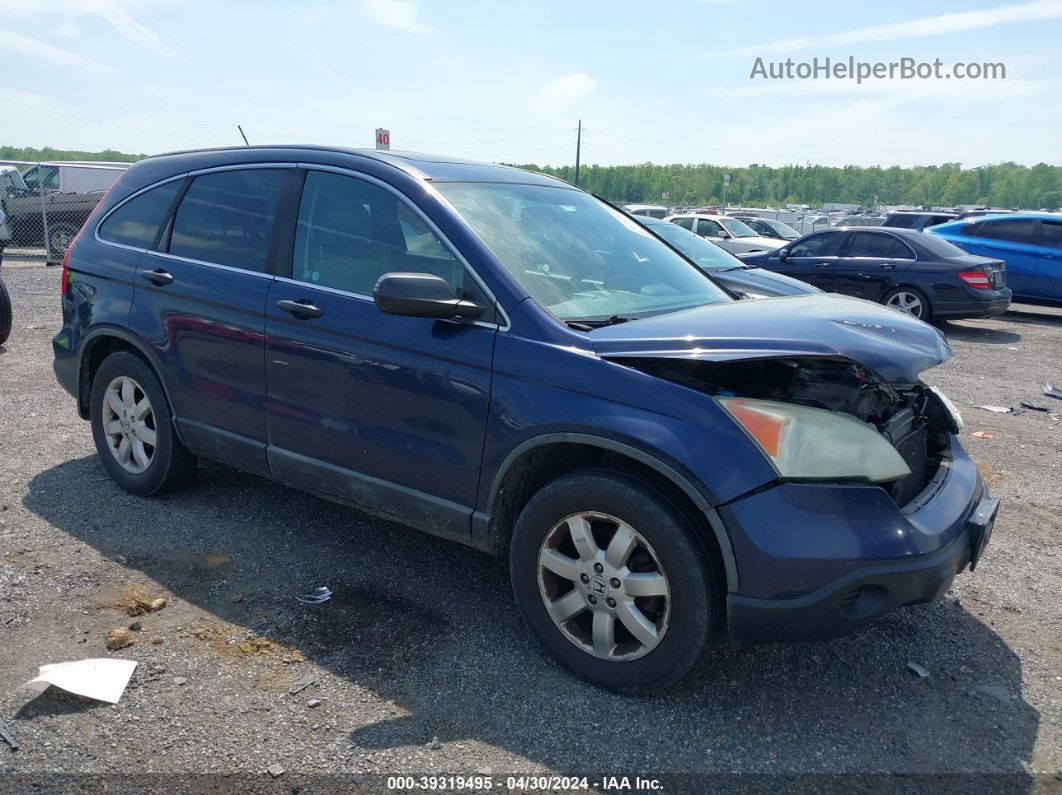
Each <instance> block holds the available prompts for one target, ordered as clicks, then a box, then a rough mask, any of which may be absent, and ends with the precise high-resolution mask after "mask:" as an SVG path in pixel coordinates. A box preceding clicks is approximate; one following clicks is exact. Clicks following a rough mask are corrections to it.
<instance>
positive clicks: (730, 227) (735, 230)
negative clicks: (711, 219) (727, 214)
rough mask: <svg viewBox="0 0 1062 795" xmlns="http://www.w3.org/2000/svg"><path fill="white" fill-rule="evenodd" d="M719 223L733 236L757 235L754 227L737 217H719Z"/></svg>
mask: <svg viewBox="0 0 1062 795" xmlns="http://www.w3.org/2000/svg"><path fill="white" fill-rule="evenodd" d="M719 223H721V224H722V225H723V226H725V227H726V231H727V232H729V233H730V234H732V235H733V236H734V237H759V234H758V233H757V232H756V230H755V229H753V228H752V227H751V226H749V225H748V224H746V223H745V222H744V221H739V220H738V219H737V218H720V219H719Z"/></svg>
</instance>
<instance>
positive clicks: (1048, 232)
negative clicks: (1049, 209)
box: [1041, 221, 1062, 249]
mask: <svg viewBox="0 0 1062 795" xmlns="http://www.w3.org/2000/svg"><path fill="white" fill-rule="evenodd" d="M1042 223H1043V226H1042V227H1041V229H1042V230H1043V235H1044V245H1045V246H1047V247H1048V248H1056V249H1062V221H1043V222H1042Z"/></svg>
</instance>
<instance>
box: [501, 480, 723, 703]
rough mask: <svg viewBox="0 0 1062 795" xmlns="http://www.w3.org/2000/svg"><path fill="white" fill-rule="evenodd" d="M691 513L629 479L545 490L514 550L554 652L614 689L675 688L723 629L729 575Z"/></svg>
mask: <svg viewBox="0 0 1062 795" xmlns="http://www.w3.org/2000/svg"><path fill="white" fill-rule="evenodd" d="M695 532H696V531H695V529H694V528H693V527H692V526H691V523H690V521H689V520H688V519H687V518H686V516H685V515H684V514H683V512H682V511H680V510H679V509H678V508H676V506H675V505H673V504H672V503H671V502H670V501H669V500H668V499H667V498H666V497H665V496H664V495H662V494H660V493H659V492H658V491H656V489H654V488H652V487H650V486H648V485H646V484H644V483H642V482H641V481H639V480H637V479H635V478H632V477H630V476H628V475H626V474H623V473H619V472H613V471H609V470H581V471H578V472H575V473H572V474H569V475H565V476H563V477H561V478H558V479H557V480H554V481H553V482H551V483H549V484H547V485H546V486H545V487H543V488H542V490H541V491H539V492H538V493H537V494H536V495H535V496H534V497H532V498H531V500H530V501H529V502H528V503H527V505H526V507H525V508H524V509H523V511H522V512H521V513H520V518H519V519H518V520H517V523H516V528H515V530H514V532H513V539H512V545H511V548H510V573H511V576H512V582H513V590H514V592H515V594H516V600H517V603H518V604H519V606H520V609H521V611H522V612H523V615H524V617H525V619H526V620H527V622H528V624H529V625H530V626H531V628H532V630H534V632H535V634H536V635H537V636H538V637H539V639H540V640H541V641H542V643H543V644H544V645H545V646H546V648H547V649H548V650H549V651H550V652H551V653H552V654H553V655H554V656H555V657H556V658H557V659H558V660H559V661H560V662H561V663H562V664H563V665H565V666H566V667H567V668H568V669H569V670H571V671H573V672H574V673H575V674H577V675H578V676H581V677H583V678H585V679H588V680H590V681H592V682H594V683H596V684H599V685H603V686H604V687H608V688H612V689H616V690H625V691H635V692H645V691H651V690H657V689H661V688H664V687H668V686H670V685H672V684H675V683H676V682H678V681H679V680H680V679H682V678H683V677H684V676H685V675H686V674H687V673H689V671H690V670H691V669H692V668H693V667H694V666H695V665H696V664H697V662H698V661H699V660H700V659H701V656H702V655H703V653H704V651H705V649H706V648H707V647H708V645H709V642H710V641H711V640H712V639H713V638H714V636H715V635H716V615H717V610H716V607H717V603H718V586H719V581H718V578H717V577H716V576H715V574H714V572H713V567H712V564H711V561H710V559H709V557H708V556H707V555H706V554H704V552H703V550H702V549H701V548H700V546H699V543H698V541H697V538H696V535H695Z"/></svg>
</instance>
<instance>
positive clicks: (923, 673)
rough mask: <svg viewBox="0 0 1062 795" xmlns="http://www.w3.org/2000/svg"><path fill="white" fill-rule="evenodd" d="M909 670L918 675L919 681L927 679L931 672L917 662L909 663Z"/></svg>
mask: <svg viewBox="0 0 1062 795" xmlns="http://www.w3.org/2000/svg"><path fill="white" fill-rule="evenodd" d="M907 670H908V671H911V672H912V673H914V674H915V675H917V676H918V678H919V679H925V678H926V677H927V676H929V671H927V670H926V668H925V666H923V665H919V664H918V663H916V662H912V661H908V662H907Z"/></svg>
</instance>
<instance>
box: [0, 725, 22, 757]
mask: <svg viewBox="0 0 1062 795" xmlns="http://www.w3.org/2000/svg"><path fill="white" fill-rule="evenodd" d="M0 740H3V741H4V742H5V743H7V744H8V745H10V746H11V750H12V751H17V750H18V738H17V737H16V736H15V735H14V734H12V733H11V729H9V728H8V727H7V724H6V723H0Z"/></svg>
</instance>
